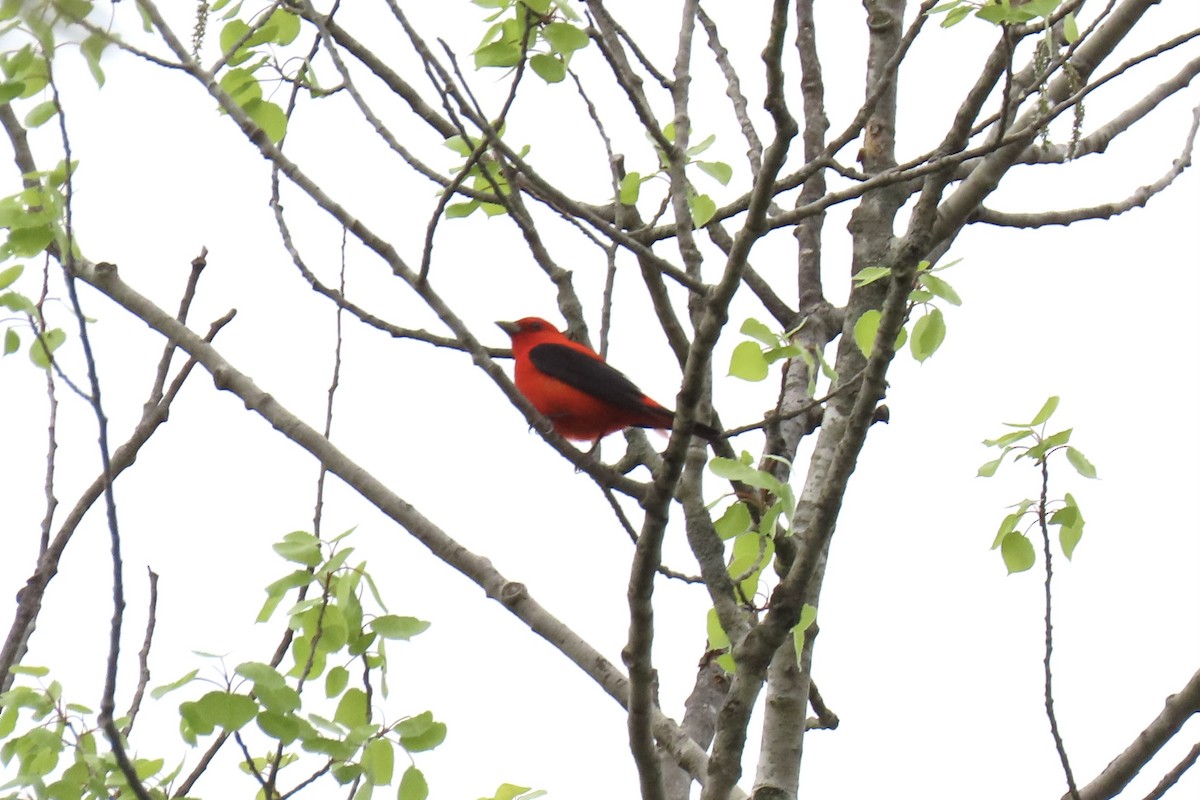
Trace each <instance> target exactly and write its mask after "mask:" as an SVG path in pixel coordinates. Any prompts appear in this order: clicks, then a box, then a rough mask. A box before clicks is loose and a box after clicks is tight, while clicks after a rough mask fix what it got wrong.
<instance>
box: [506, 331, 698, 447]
mask: <svg viewBox="0 0 1200 800" xmlns="http://www.w3.org/2000/svg"><path fill="white" fill-rule="evenodd" d="M496 324H497V325H499V326H500V328H501V330H503V331H504V332H505V333H507V334H508V335H509V336H510V337H512V349H513V358H514V359H516V362H517V368H516V377H515V381H516V384H517V390H518V391H519V392H520V393H521V394H523V395H525V397H526V398H527V399H528V400H529V402H531V403H533V406H534V408H536V409H537V410H538V411H540V412H541V413H542V414H543V415H545V416H546V417H547V418H548V419H549V420H550V423H551V424H552V425H553V426H554V430H556V431H558V433H559V434H560V435H562V436H565V437H566V438H568V439H574V440H576V441H581V442H582V441H589V442H595V441H599V440H600V438H601V437H603V436H607V435H608V434H610V433H614V432H616V431H619V430H623V429H625V428H656V429H658V430H669V429H670V428H671V426H672V425H673V424H674V422H675V412H674V411H671V410H670V409H669V408H664V407H663V406H662V405H661V404H659V403H657V402H655V401H654V400H652V399H650V398H649V397H647V396H646V395H645V394H644V393H643V392H642V390H641V389H639V388H637V387H636V386H634V384H633V381H631V380H629V378H626V377H625V376H624V375H622V374H621V373H620V372H618V371H617V370H616V369H614V368H612V367H611V366H609V365H608V363H607V362H605V360H604V359H603V358H601V357H600V354H599V353H596V352H594V351H593V350H592V349H591V348H590V347H588V346H587V345H584V344H580V343H579V342H574V341H571V340H570V339H568V338H567V337H566V335H564V334H563V333H561V332H559V330H558V329H557V328H555V327H554V326H553V325H551V324H550V323H549V322H546V320H544V319H539V318H537V317H525V318H524V319H519V320H517V321H516V322H497V323H496ZM693 431H694V432H695V434H696V435H697V436H703V437H704V438H706V439H714V438H716V437H718V436H719V435H720V434H719V432H718V431H716V430H714V429H713V428H711V427H709V426H708V425H703V424H701V423H696V425H695V427H694V428H693Z"/></svg>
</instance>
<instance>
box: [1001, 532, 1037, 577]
mask: <svg viewBox="0 0 1200 800" xmlns="http://www.w3.org/2000/svg"><path fill="white" fill-rule="evenodd" d="M1000 555H1001V556H1002V557H1003V558H1004V566H1005V567H1007V568H1008V574H1009V575H1012V574H1013V573H1014V572H1024V571H1025V570H1027V569H1030V568H1031V567H1032V566H1033V565H1034V562H1035V560H1036V559H1035V556H1034V551H1033V543H1032V542H1031V541H1029V537H1027V536H1025V535H1024V534H1022V533H1017V532H1016V531H1013V532H1012V533H1010V534H1008V535H1007V536H1005V537H1004V541H1003V542H1001V543H1000Z"/></svg>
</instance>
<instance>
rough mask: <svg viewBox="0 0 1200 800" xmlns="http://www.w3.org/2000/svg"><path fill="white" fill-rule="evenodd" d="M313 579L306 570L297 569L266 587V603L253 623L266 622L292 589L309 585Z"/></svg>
mask: <svg viewBox="0 0 1200 800" xmlns="http://www.w3.org/2000/svg"><path fill="white" fill-rule="evenodd" d="M312 579H313V576H312V573H311V572H308V571H307V570H302V569H298V570H296V571H295V572H292V573H290V574H288V575H285V576H284V577H282V578H280V579H279V580H277V581H275V582H274V583H272V584H271V585H270V586H268V587H267V601H266V602H265V603H263V607H262V610H260V611H259V612H258V617H257V618H256V619H255V620H254V621H255V622H266V621H267V620H269V619H270V618H271V615H272V614H274V613H275V609H276V608H278V607H279V602H280V601H281V600H283V598H284V596H285V595H286V594H287V593H288V592H289V591H290V590H292V589H299V588H300V587H301V586H304V585H306V584H308V583H310V582H311V581H312Z"/></svg>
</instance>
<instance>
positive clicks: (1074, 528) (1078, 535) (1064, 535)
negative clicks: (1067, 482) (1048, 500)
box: [1050, 493, 1084, 559]
mask: <svg viewBox="0 0 1200 800" xmlns="http://www.w3.org/2000/svg"><path fill="white" fill-rule="evenodd" d="M1064 500H1065V502H1066V505H1065V506H1063V507H1062V508H1060V509H1059V510H1058V511H1055V512H1054V514H1053V516H1051V517H1050V522H1051V523H1053V524H1055V525H1059V526H1061V527H1060V528H1059V530H1058V543H1059V545H1060V546H1061V547H1062V551H1063V555H1065V556H1066V557H1067V558H1068V559H1070V558H1071V556H1072V555H1074V553H1075V547H1076V545H1078V544H1079V540H1080V539H1082V538H1083V524H1084V521H1083V512H1082V511H1080V510H1079V505H1078V504H1077V503H1076V502H1075V498H1074V497H1073V496H1072V495H1071V494H1070V493H1067V496H1066V497H1065V498H1064Z"/></svg>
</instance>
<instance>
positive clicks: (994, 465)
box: [975, 456, 1004, 478]
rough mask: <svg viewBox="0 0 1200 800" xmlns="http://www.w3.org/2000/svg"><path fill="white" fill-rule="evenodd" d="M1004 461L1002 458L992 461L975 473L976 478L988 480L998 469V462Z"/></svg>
mask: <svg viewBox="0 0 1200 800" xmlns="http://www.w3.org/2000/svg"><path fill="white" fill-rule="evenodd" d="M1003 460H1004V456H1000V457H999V458H996V459H993V460H991V461H989V462H987V463H986V464H984V465H983V466H981V467H980V468H979V471H978V472H976V473H975V477H976V478H990V477H992V476H993V475H995V474H996V470H997V469H999V468H1000V462H1001V461H1003Z"/></svg>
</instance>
